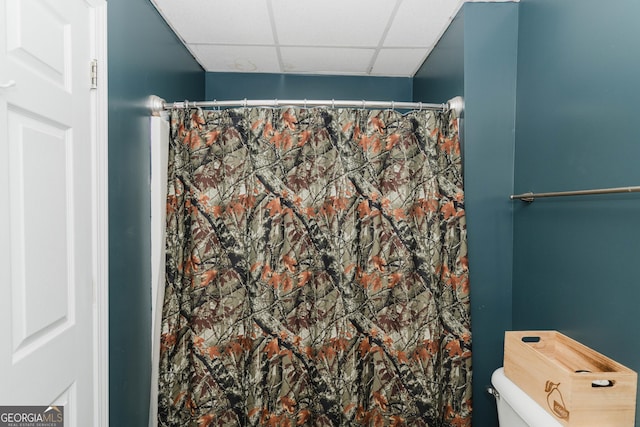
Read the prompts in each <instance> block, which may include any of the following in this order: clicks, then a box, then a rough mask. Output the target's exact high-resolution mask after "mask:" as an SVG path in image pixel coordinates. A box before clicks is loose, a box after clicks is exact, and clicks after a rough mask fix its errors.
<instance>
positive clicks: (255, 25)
mask: <svg viewBox="0 0 640 427" xmlns="http://www.w3.org/2000/svg"><path fill="white" fill-rule="evenodd" d="M153 1H154V3H155V4H156V7H157V8H158V10H159V11H160V13H161V14H162V15H163V16H165V18H168V19H167V20H168V21H169V22H170V23H171V27H172V28H173V29H174V30H175V31H177V32H178V33H179V34H180V36H181V37H182V39H183V40H184V41H185V42H186V43H187V44H189V43H210V44H224V43H228V44H272V43H273V31H272V30H271V23H270V21H269V12H268V9H267V4H266V2H265V1H255V0H233V1H228V0H180V1H176V0H153Z"/></svg>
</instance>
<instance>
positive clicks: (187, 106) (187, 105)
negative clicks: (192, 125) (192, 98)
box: [184, 99, 189, 110]
mask: <svg viewBox="0 0 640 427" xmlns="http://www.w3.org/2000/svg"><path fill="white" fill-rule="evenodd" d="M184 108H185V109H186V110H188V109H189V101H188V100H186V99H185V100H184Z"/></svg>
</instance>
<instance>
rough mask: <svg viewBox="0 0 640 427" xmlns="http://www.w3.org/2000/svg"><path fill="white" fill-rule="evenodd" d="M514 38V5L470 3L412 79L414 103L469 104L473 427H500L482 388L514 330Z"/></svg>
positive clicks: (467, 201)
mask: <svg viewBox="0 0 640 427" xmlns="http://www.w3.org/2000/svg"><path fill="white" fill-rule="evenodd" d="M517 40H518V6H517V4H514V3H467V4H465V5H464V7H463V8H462V10H461V11H460V13H459V14H458V16H457V17H456V18H455V19H454V20H453V22H452V24H451V25H450V26H449V28H448V30H447V31H446V32H445V34H444V35H443V37H442V38H441V40H440V42H439V43H438V45H437V47H436V48H435V49H434V51H433V53H432V54H431V55H430V56H429V58H428V60H427V61H426V63H425V64H424V65H423V67H422V68H421V69H420V70H419V72H418V73H417V74H416V78H415V81H414V98H415V99H433V98H438V97H439V98H438V99H437V100H436V101H438V102H442V101H446V100H447V99H450V98H452V97H453V96H456V95H464V99H465V112H464V120H463V123H464V137H463V139H464V156H463V158H464V168H465V174H464V178H465V208H466V214H467V233H468V236H467V237H468V244H469V269H470V270H469V272H470V284H471V321H472V329H473V369H474V372H473V381H474V385H473V393H474V395H473V403H474V413H473V425H474V426H479V427H488V426H495V425H497V414H496V409H495V401H494V399H493V397H491V396H490V395H488V394H487V393H486V392H485V389H486V386H487V385H489V384H490V382H491V373H492V372H493V371H494V370H495V369H496V368H498V367H500V366H502V348H503V345H504V344H503V339H504V331H505V330H508V329H511V298H512V293H511V291H512V246H513V219H512V214H513V212H512V203H511V202H510V200H509V195H510V194H511V192H512V191H513V163H514V147H515V141H514V139H515V102H516V73H517ZM461 89H462V90H461Z"/></svg>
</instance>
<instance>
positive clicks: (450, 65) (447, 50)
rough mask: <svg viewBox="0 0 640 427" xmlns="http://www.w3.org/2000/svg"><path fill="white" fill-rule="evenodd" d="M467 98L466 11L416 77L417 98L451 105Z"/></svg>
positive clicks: (451, 27) (459, 16) (415, 98)
mask: <svg viewBox="0 0 640 427" xmlns="http://www.w3.org/2000/svg"><path fill="white" fill-rule="evenodd" d="M463 95H464V8H462V9H461V10H460V12H459V13H458V15H457V16H456V17H455V18H454V19H453V21H451V24H449V27H448V28H447V30H446V31H445V32H444V34H443V35H442V37H440V40H439V41H438V44H436V46H435V47H434V48H433V50H432V51H431V53H430V54H429V57H428V58H427V60H426V61H425V62H424V63H423V64H422V66H421V67H420V69H419V70H418V71H417V72H416V74H415V76H414V77H413V99H414V101H422V102H435V103H441V102H447V101H448V100H450V99H451V98H453V97H455V96H463Z"/></svg>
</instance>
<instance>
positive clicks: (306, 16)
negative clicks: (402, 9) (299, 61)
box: [271, 0, 396, 47]
mask: <svg viewBox="0 0 640 427" xmlns="http://www.w3.org/2000/svg"><path fill="white" fill-rule="evenodd" d="M271 3H272V8H273V15H274V20H275V24H276V32H277V37H278V42H279V43H280V44H282V45H289V46H301V45H302V46H347V47H376V46H378V44H379V43H380V39H381V38H382V35H383V34H384V30H385V28H386V26H387V23H388V21H389V18H390V16H391V13H392V12H393V10H394V8H395V5H396V2H395V1H390V0H349V1H344V0H322V1H318V0H273V1H272V2H271Z"/></svg>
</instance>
